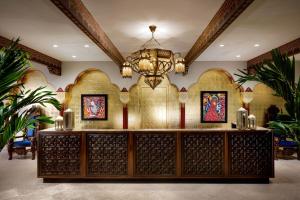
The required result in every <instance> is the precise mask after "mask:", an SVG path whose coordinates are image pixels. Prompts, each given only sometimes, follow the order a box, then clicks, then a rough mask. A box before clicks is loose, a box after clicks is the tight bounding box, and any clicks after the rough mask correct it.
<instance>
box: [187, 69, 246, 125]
mask: <svg viewBox="0 0 300 200" xmlns="http://www.w3.org/2000/svg"><path fill="white" fill-rule="evenodd" d="M237 86H238V85H236V84H235V83H234V81H233V79H232V77H231V75H230V74H228V73H227V72H225V71H223V70H218V69H213V70H209V71H206V72H204V73H203V74H202V75H201V76H200V77H199V79H198V81H197V82H196V83H195V84H193V85H192V86H190V87H189V88H188V102H187V104H186V128H199V127H205V128H209V127H222V128H225V127H226V128H228V127H230V126H231V122H234V121H236V111H237V110H238V109H239V108H240V107H241V106H242V100H241V93H240V89H237ZM201 91H227V92H228V115H227V123H200V120H201V115H200V113H201V110H200V109H201V108H200V92H201Z"/></svg>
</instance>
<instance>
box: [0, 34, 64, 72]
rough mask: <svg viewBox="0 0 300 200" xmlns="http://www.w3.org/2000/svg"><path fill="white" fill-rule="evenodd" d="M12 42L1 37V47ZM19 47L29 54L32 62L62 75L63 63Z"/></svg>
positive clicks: (21, 46) (25, 47)
mask: <svg viewBox="0 0 300 200" xmlns="http://www.w3.org/2000/svg"><path fill="white" fill-rule="evenodd" d="M11 42H12V41H11V40H9V39H7V38H5V37H2V36H0V47H7V46H8V45H9V44H10V43H11ZM18 47H19V48H20V49H22V50H23V51H26V52H27V53H29V55H30V60H32V61H35V62H38V63H41V64H44V65H46V66H47V68H48V70H49V72H50V73H51V74H56V75H59V76H60V75H61V61H59V60H57V59H55V58H52V57H50V56H47V55H46V54H43V53H41V52H39V51H37V50H34V49H32V48H29V47H27V46H25V45H22V44H18Z"/></svg>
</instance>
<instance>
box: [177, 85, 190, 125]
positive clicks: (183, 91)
mask: <svg viewBox="0 0 300 200" xmlns="http://www.w3.org/2000/svg"><path fill="white" fill-rule="evenodd" d="M187 99H188V96H187V90H186V89H185V88H184V87H183V88H181V90H180V92H179V102H180V123H179V127H180V128H181V129H185V103H186V101H187Z"/></svg>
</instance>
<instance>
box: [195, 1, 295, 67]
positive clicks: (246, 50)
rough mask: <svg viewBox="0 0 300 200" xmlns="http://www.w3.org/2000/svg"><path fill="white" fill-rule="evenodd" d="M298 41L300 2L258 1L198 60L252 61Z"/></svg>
mask: <svg viewBox="0 0 300 200" xmlns="http://www.w3.org/2000/svg"><path fill="white" fill-rule="evenodd" d="M299 37H300V1H299V0H255V1H254V2H253V3H252V4H251V5H250V6H249V7H248V8H247V9H246V10H245V11H244V12H243V13H242V14H241V15H240V16H239V17H238V18H237V19H236V20H235V21H234V22H233V23H232V24H231V25H230V26H229V27H228V28H227V29H226V30H225V31H224V32H223V33H222V34H221V35H220V36H219V37H218V38H217V39H216V40H215V41H214V42H213V43H212V44H211V45H210V46H209V47H208V48H207V49H206V50H205V52H203V54H202V55H200V56H199V57H198V59H197V60H198V61H199V60H201V61H212V60H215V61H232V60H238V61H245V60H250V59H252V58H254V57H256V56H258V55H261V54H263V53H265V52H268V51H270V50H271V49H273V48H276V47H279V46H281V45H283V44H286V43H288V42H290V41H292V40H294V39H297V38H299ZM220 44H223V45H224V47H220V46H219V45H220ZM254 44H259V45H260V46H259V47H254ZM236 55H240V58H237V57H236Z"/></svg>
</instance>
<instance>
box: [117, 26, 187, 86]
mask: <svg viewBox="0 0 300 200" xmlns="http://www.w3.org/2000/svg"><path fill="white" fill-rule="evenodd" d="M149 29H150V31H151V33H152V37H151V39H150V40H148V41H147V42H146V43H145V44H144V45H143V46H142V47H141V48H140V50H138V51H136V52H134V53H132V54H131V55H130V56H128V57H127V58H126V62H124V63H123V68H122V76H123V78H131V77H132V71H135V72H136V73H138V74H140V75H142V76H144V77H145V83H146V84H147V85H149V86H150V87H151V88H152V89H155V87H156V86H157V85H159V84H160V83H161V82H162V79H163V78H164V76H165V75H166V74H167V73H169V72H171V71H173V70H174V69H175V72H176V73H184V72H185V63H184V58H182V57H181V56H180V54H179V53H177V54H174V53H173V52H172V51H171V50H168V49H164V48H162V46H161V45H160V43H159V42H158V41H157V40H156V39H155V38H154V32H155V30H156V26H155V25H152V26H149Z"/></svg>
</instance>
